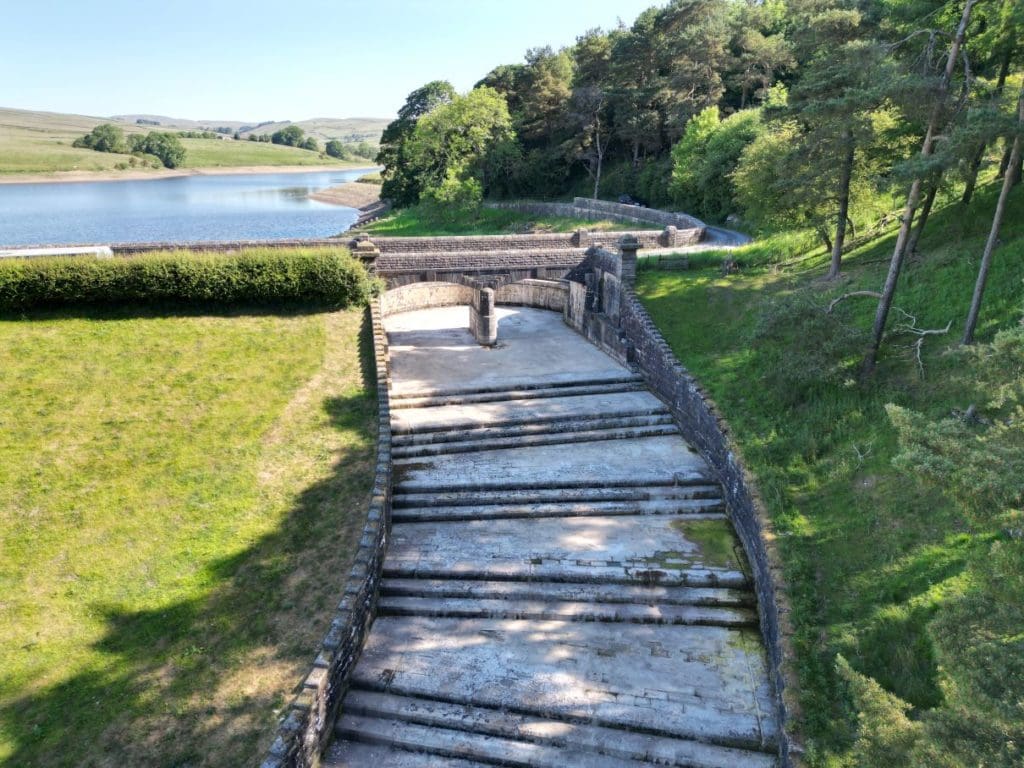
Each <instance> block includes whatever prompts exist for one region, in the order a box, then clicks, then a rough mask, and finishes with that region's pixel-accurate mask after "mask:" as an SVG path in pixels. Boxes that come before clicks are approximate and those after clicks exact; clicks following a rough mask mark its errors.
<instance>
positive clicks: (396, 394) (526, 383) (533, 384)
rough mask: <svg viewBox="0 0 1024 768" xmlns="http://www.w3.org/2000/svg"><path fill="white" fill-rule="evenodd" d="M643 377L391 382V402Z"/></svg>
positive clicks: (629, 375)
mask: <svg viewBox="0 0 1024 768" xmlns="http://www.w3.org/2000/svg"><path fill="white" fill-rule="evenodd" d="M642 381H643V377H642V376H640V375H638V374H635V373H630V372H628V371H623V372H621V373H614V374H605V375H603V376H572V377H564V378H557V379H555V378H548V379H532V380H523V381H518V382H508V381H503V382H502V383H501V384H486V385H480V386H476V387H458V388H456V387H450V388H444V389H428V388H425V387H417V388H416V389H415V390H414V391H408V390H404V389H401V388H400V387H398V386H397V384H394V385H392V390H391V401H392V402H394V401H396V400H398V401H401V400H420V399H422V398H424V397H461V396H464V395H485V394H495V393H497V394H502V393H505V392H509V391H517V392H532V391H537V390H545V389H560V388H572V387H577V386H581V385H602V384H623V383H637V382H642Z"/></svg>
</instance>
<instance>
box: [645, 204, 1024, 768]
mask: <svg viewBox="0 0 1024 768" xmlns="http://www.w3.org/2000/svg"><path fill="white" fill-rule="evenodd" d="M994 194H995V193H994V190H992V189H988V190H986V192H985V194H984V196H983V197H982V198H981V199H978V200H976V201H975V204H974V206H973V207H972V209H971V210H970V211H969V212H967V213H966V214H964V213H963V212H962V211H961V210H960V209H959V208H957V207H955V206H954V207H949V208H947V209H946V210H944V211H942V212H940V213H939V214H938V215H937V216H936V217H935V219H934V220H933V223H932V224H931V225H930V231H929V232H928V233H927V234H926V236H925V238H924V240H923V242H922V245H921V247H920V255H919V256H916V257H914V258H913V259H912V260H911V261H910V262H909V263H908V265H907V267H906V269H905V273H904V276H903V278H902V284H901V286H900V290H899V293H898V294H897V297H896V305H897V306H898V307H899V308H900V310H902V312H900V311H897V312H895V313H894V317H893V319H892V321H891V325H892V326H903V327H904V328H906V327H908V326H913V327H915V328H917V329H942V328H945V327H946V324H947V323H948V322H950V321H952V329H951V330H950V332H949V333H948V334H945V335H932V336H928V337H926V338H925V339H924V341H923V343H922V344H921V346H920V347H919V349H920V363H919V361H918V359H917V350H918V347H916V346H915V344H916V342H917V341H918V339H919V338H921V337H919V336H917V335H915V334H914V333H913V332H911V331H909V330H906V331H904V332H902V333H900V332H895V333H890V335H889V337H888V339H887V342H886V345H885V347H884V357H883V359H882V361H881V365H880V368H879V370H878V372H877V373H876V375H875V376H874V378H873V379H872V380H871V381H870V382H869V383H867V384H864V383H861V382H859V381H858V379H857V366H858V363H859V361H860V357H861V355H862V354H863V352H864V349H865V348H866V343H867V341H866V333H867V329H868V327H869V325H870V322H871V319H872V318H873V313H874V309H875V304H876V302H875V301H874V300H872V299H870V298H868V299H865V298H851V299H849V300H848V301H845V302H843V303H841V304H840V305H839V306H838V307H837V308H836V310H835V311H834V312H833V313H832V314H827V313H826V312H825V311H824V308H825V307H826V306H827V305H828V304H829V302H830V301H831V300H832V299H833V298H836V297H837V296H839V295H841V294H843V293H846V292H848V291H855V290H878V289H879V287H880V286H881V284H882V282H883V280H884V275H885V270H886V268H887V265H888V258H889V256H890V255H891V252H892V247H893V236H892V235H887V236H884V237H882V238H880V239H878V240H875V241H872V242H870V243H868V244H867V245H865V246H863V247H861V248H859V249H858V250H856V251H855V252H853V253H852V254H851V255H850V256H849V257H848V258H847V260H846V266H845V268H844V273H845V276H844V279H843V280H842V281H841V283H840V284H838V285H837V284H833V283H825V282H822V281H821V279H820V278H821V276H822V275H824V273H825V271H826V265H827V258H826V255H825V254H824V253H823V252H822V250H821V249H817V250H814V249H813V247H812V246H803V247H802V246H801V243H802V241H803V238H802V237H801V236H799V235H796V234H789V235H783V236H778V237H776V238H769V239H768V240H766V241H765V242H762V243H757V244H755V245H753V246H750V247H748V248H745V249H741V250H740V251H738V252H733V253H731V254H729V256H730V257H736V258H737V259H738V260H739V263H740V269H739V272H738V273H735V274H730V275H728V276H725V275H723V273H722V270H721V269H720V264H721V261H722V259H723V258H724V256H725V255H724V254H714V253H711V254H703V255H700V258H699V259H695V260H694V261H693V262H691V266H692V267H696V268H693V269H691V271H689V272H665V271H657V270H654V269H648V270H646V271H643V272H642V273H641V275H640V278H639V284H638V290H639V293H640V295H641V297H642V299H643V301H644V303H645V304H646V306H647V307H648V308H649V310H650V312H651V314H652V315H653V317H654V318H655V320H656V321H657V323H658V324H659V326H660V328H661V329H662V331H663V332H664V333H665V335H666V337H667V339H668V340H669V342H670V343H671V344H672V346H673V349H674V350H675V352H676V354H677V355H678V356H679V357H680V359H681V360H682V361H683V362H684V363H685V364H686V365H687V366H688V367H689V368H690V369H691V370H692V371H693V372H694V374H695V375H696V376H697V377H698V379H699V380H700V381H701V382H702V384H703V385H704V386H705V387H706V388H707V390H708V391H709V393H710V394H711V396H712V397H713V398H714V399H715V400H716V402H717V403H718V405H719V407H720V410H721V411H722V412H723V414H724V415H725V417H726V418H727V419H728V420H729V422H730V423H731V426H732V428H733V432H734V437H735V439H736V441H737V443H738V444H739V446H740V447H741V449H742V452H743V453H744V455H745V461H746V463H747V465H748V467H749V468H750V469H751V470H752V471H753V472H754V474H755V475H756V476H757V479H758V482H759V485H760V489H761V492H762V494H763V497H764V499H765V503H766V504H767V507H768V511H769V513H770V514H771V517H772V518H773V520H774V522H775V525H776V527H777V530H778V533H779V535H780V538H781V548H782V553H783V558H784V565H785V570H786V577H787V580H788V585H789V589H790V594H791V598H792V604H793V611H794V612H793V621H794V624H795V626H796V631H797V647H796V652H797V660H796V664H797V666H798V670H799V676H800V683H801V689H802V690H801V698H802V703H803V717H802V729H803V733H804V735H805V738H806V741H807V744H808V747H809V760H808V762H809V764H810V765H812V766H833V767H835V766H853V765H857V766H879V765H900V766H918V765H920V766H925V765H927V766H930V767H934V766H963V765H979V766H980V765H984V766H1011V765H1013V766H1019V765H1021V764H1022V761H1024V753H1022V751H1021V750H1022V749H1024V701H1022V699H1021V697H1020V692H1021V691H1022V690H1024V634H1022V628H1024V540H1022V538H1021V536H1020V535H1019V534H1020V531H1021V528H1022V527H1024V526H1021V523H1020V520H1021V514H1020V507H1021V502H1022V499H1021V492H1022V491H1021V489H1022V488H1024V484H1022V483H1021V482H1020V477H1021V461H1022V459H1021V457H1022V456H1024V426H1022V425H1024V422H1022V418H1021V417H1022V402H1024V331H1022V330H1021V326H1020V323H1021V317H1022V312H1024V301H1022V297H1024V289H1022V282H1024V190H1018V191H1017V193H1016V194H1015V197H1014V198H1013V201H1012V209H1011V210H1010V211H1009V212H1008V214H1007V219H1006V226H1005V227H1004V232H1003V238H1002V240H1003V246H1002V248H1001V249H1000V250H999V251H998V252H997V255H996V259H995V264H994V267H993V272H992V274H991V276H990V280H989V287H988V292H987V295H986V303H985V306H984V309H983V313H982V322H981V324H980V326H979V330H980V333H979V338H980V340H981V342H982V343H981V344H979V345H978V346H977V347H976V348H974V349H972V350H963V349H962V348H960V347H959V346H958V345H957V343H956V342H957V340H958V338H959V334H960V332H961V331H962V328H963V321H964V319H965V316H966V310H967V307H968V304H969V301H970V295H971V290H972V288H973V285H974V278H975V275H976V271H977V266H978V260H979V258H980V254H981V251H982V247H983V244H984V239H985V236H986V235H987V232H988V225H989V222H990V216H991V211H992V207H993V205H994ZM903 313H906V314H903ZM997 334H998V335H997ZM972 404H973V405H974V406H975V407H976V412H977V417H976V418H965V417H964V416H963V414H964V413H965V412H968V407H969V406H971V405H972ZM893 406H896V407H895V408H894V407H893ZM900 409H902V410H900ZM840 657H841V658H840ZM847 662H848V664H849V666H848V667H847V665H846V663H847ZM851 670H852V671H851ZM895 697H898V698H895Z"/></svg>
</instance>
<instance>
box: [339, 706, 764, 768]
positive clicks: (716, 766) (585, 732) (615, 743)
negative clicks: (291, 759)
mask: <svg viewBox="0 0 1024 768" xmlns="http://www.w3.org/2000/svg"><path fill="white" fill-rule="evenodd" d="M344 709H345V711H346V712H347V713H349V714H352V715H355V716H361V717H376V718H381V719H390V720H397V721H402V722H408V723H416V724H418V725H422V726H431V727H435V728H444V729H447V730H452V731H468V732H472V733H477V734H485V735H488V736H496V737H500V738H506V739H514V740H516V741H529V742H533V743H535V744H543V745H546V746H550V747H557V748H559V749H560V750H563V758H562V760H563V762H562V763H561V765H565V766H569V765H573V766H586V765H588V764H589V763H588V760H589V758H590V756H591V755H603V756H607V757H613V758H618V759H620V760H635V761H642V762H653V763H655V764H657V765H672V766H693V767H694V768H772V766H774V765H775V763H776V761H775V758H774V757H773V756H772V755H768V754H764V753H759V752H750V751H747V750H738V749H730V748H728V747H716V746H713V745H710V744H701V743H700V742H696V741H686V740H683V739H670V738H663V737H661V738H660V737H657V736H650V735H648V734H643V733H630V732H628V731H622V730H618V729H615V728H602V727H600V726H595V725H586V724H582V723H574V722H567V721H563V720H552V719H550V718H542V717H533V716H530V715H524V714H518V713H515V712H508V711H502V710H496V709H488V708H486V707H474V706H463V705H459V704H450V703H448V702H443V701H432V700H430V699H420V698H414V697H405V696H394V695H391V694H387V693H378V692H374V691H364V690H353V691H351V692H350V693H349V694H348V697H347V698H346V699H345V703H344Z"/></svg>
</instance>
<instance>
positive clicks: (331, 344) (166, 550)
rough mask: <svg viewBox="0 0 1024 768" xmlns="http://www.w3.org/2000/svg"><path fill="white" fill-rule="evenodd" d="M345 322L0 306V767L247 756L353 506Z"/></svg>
mask: <svg viewBox="0 0 1024 768" xmlns="http://www.w3.org/2000/svg"><path fill="white" fill-rule="evenodd" d="M367 326H368V321H367V319H366V317H365V314H364V311H363V310H361V309H351V310H346V311H341V312H332V313H323V314H308V313H293V314H288V313H278V314H273V315H270V314H262V315H260V314H257V315H252V314H244V313H239V314H232V315H221V316H204V315H193V316H190V315H166V314H162V315H161V314H142V315H139V314H128V313H118V312H113V313H111V312H108V313H100V312H92V313H85V314H82V313H81V312H77V313H75V314H74V315H73V316H71V315H62V314H52V313H51V314H36V315H33V316H31V317H30V318H29V319H21V320H8V321H0V377H2V379H3V385H2V386H0V436H2V438H0V595H2V596H3V597H2V598H0V763H2V764H3V765H8V766H12V767H13V766H18V768H30V767H32V766H47V767H50V766H72V765H76V766H77V765H91V766H123V765H147V766H184V765H188V766H220V765H225V764H232V765H246V764H254V763H255V762H256V760H257V758H258V755H259V754H260V753H261V752H262V751H263V750H264V749H265V748H266V747H267V746H268V745H269V741H270V739H271V738H272V736H273V732H274V729H275V727H276V721H277V711H278V710H279V709H280V708H281V707H282V706H284V704H285V703H286V702H287V700H288V699H289V697H290V696H291V693H292V690H293V687H294V685H295V684H296V682H297V681H298V680H300V679H301V677H302V675H303V674H304V673H305V671H306V668H307V665H308V664H309V661H310V654H311V653H312V649H314V648H315V647H316V644H317V643H318V642H319V639H320V638H321V637H322V635H323V633H324V631H325V630H326V624H327V621H328V619H329V617H330V615H331V611H332V609H333V607H334V604H335V603H336V601H337V596H338V594H339V591H340V587H341V584H342V581H343V578H344V574H346V573H347V570H348V566H349V560H350V558H351V556H352V554H353V552H354V545H355V541H356V538H357V537H358V535H359V531H360V527H361V524H362V518H363V516H364V513H365V509H366V504H367V499H368V493H369V486H370V482H371V477H372V466H373V443H374V432H373V427H374V426H375V415H374V410H375V402H376V400H375V398H374V397H373V396H372V394H373V385H372V376H373V374H372V356H371V355H370V350H369V348H368V345H369V344H370V343H371V342H370V337H369V332H368V327H367ZM229 756H230V757H229Z"/></svg>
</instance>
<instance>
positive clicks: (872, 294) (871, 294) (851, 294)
mask: <svg viewBox="0 0 1024 768" xmlns="http://www.w3.org/2000/svg"><path fill="white" fill-rule="evenodd" d="M855 297H871V298H873V299H880V298H882V294H880V293H879V292H878V291H850V292H849V293H844V294H843V295H842V296H837V297H836V298H834V299H832V301H831V302H829V305H828V309H826V310H825V314H826V315H831V314H832V310H833V309H835V308H836V305H837V304H838V303H839V302H841V301H846V300H847V299H852V298H855Z"/></svg>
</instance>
